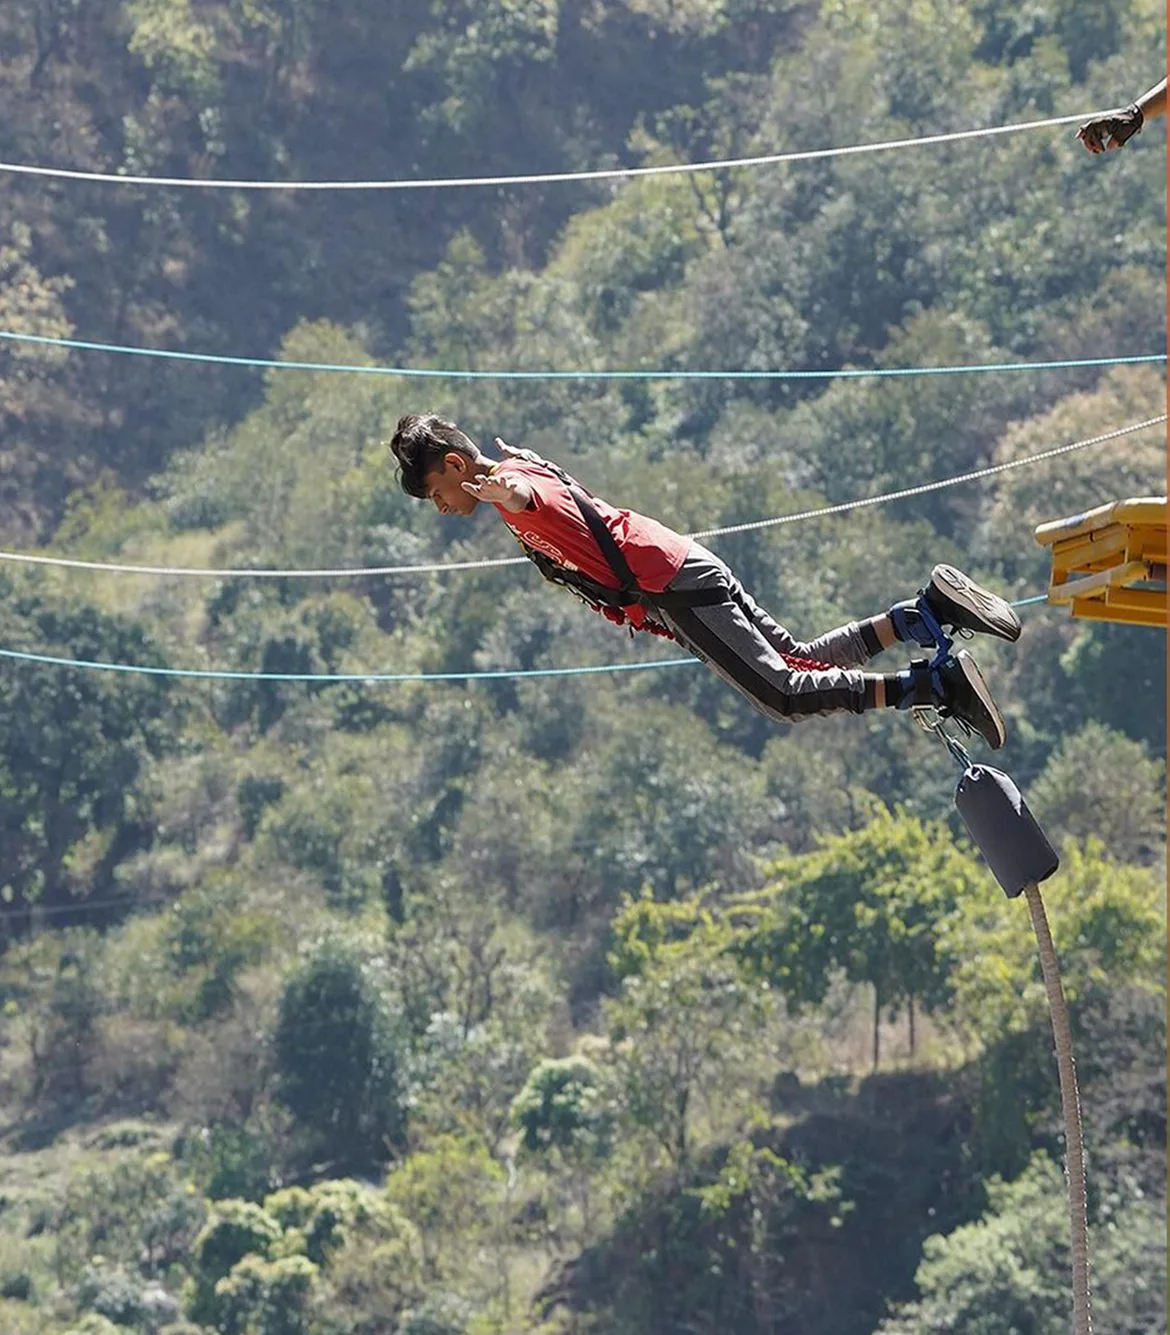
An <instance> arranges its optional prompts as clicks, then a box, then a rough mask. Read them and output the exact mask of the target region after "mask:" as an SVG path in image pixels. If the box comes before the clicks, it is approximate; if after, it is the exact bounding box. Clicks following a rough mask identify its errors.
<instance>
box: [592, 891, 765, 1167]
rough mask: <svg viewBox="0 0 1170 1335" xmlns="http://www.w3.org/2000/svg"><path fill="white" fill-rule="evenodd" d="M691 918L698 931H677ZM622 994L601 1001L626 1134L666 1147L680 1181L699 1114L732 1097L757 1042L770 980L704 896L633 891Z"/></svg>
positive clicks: (657, 1152)
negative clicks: (759, 973) (750, 967)
mask: <svg viewBox="0 0 1170 1335" xmlns="http://www.w3.org/2000/svg"><path fill="white" fill-rule="evenodd" d="M684 918H689V919H690V922H691V924H692V925H693V926H694V927H695V929H696V930H694V931H686V930H685V929H684V931H683V934H682V936H681V939H678V937H677V935H676V931H675V927H676V925H677V924H678V923H679V922H680V920H682V919H684ZM612 934H613V939H614V943H615V945H614V950H613V952H612V954H611V966H612V967H613V968H614V970H615V972H617V973H618V975H619V977H620V980H621V991H620V994H619V995H617V996H615V997H612V998H607V999H606V1001H605V1002H604V1005H603V1017H604V1023H605V1029H606V1033H607V1036H608V1038H609V1042H610V1050H611V1059H610V1060H611V1064H612V1068H613V1073H614V1078H615V1087H616V1097H617V1102H618V1107H619V1110H620V1117H621V1121H622V1122H623V1123H624V1126H625V1129H626V1134H627V1135H630V1134H631V1133H632V1135H633V1136H634V1137H635V1138H636V1139H637V1140H638V1141H640V1142H641V1143H642V1144H644V1145H645V1146H646V1147H647V1163H646V1164H645V1165H644V1166H645V1167H652V1166H653V1160H654V1158H657V1157H659V1156H661V1157H662V1158H663V1159H664V1160H665V1163H666V1165H667V1167H668V1169H669V1171H670V1173H671V1175H672V1177H673V1179H674V1180H675V1181H676V1182H677V1181H679V1180H681V1179H682V1177H683V1176H684V1175H685V1174H686V1173H687V1172H688V1171H689V1170H690V1168H691V1166H692V1158H693V1154H694V1148H695V1147H694V1123H695V1119H696V1117H697V1116H698V1115H699V1114H700V1113H701V1112H707V1113H709V1114H710V1113H712V1112H717V1111H722V1110H723V1109H725V1107H726V1106H727V1105H728V1104H729V1102H730V1101H731V1100H732V1098H733V1097H734V1091H735V1089H736V1085H735V1081H734V1076H735V1074H736V1073H737V1072H743V1071H744V1068H745V1064H746V1063H747V1061H748V1059H749V1055H750V1054H751V1053H752V1052H753V1050H755V1048H756V1046H757V1045H758V1044H759V1042H760V1039H761V1036H762V1034H763V1032H764V1031H765V1022H766V1019H767V1017H768V1014H769V1010H770V1006H769V1000H770V999H769V994H768V991H767V987H766V985H765V986H763V987H761V985H760V984H759V982H757V981H755V980H754V979H752V978H750V977H744V975H743V973H742V972H741V969H740V966H739V963H738V961H737V960H736V958H735V957H734V955H733V953H732V944H733V935H732V930H731V928H730V927H728V926H727V925H726V924H724V923H721V922H719V921H717V920H716V919H714V918H713V917H712V916H711V915H710V914H709V913H706V912H704V911H703V910H702V909H701V908H700V907H699V906H698V904H697V903H695V902H694V901H691V902H689V903H687V904H684V905H665V906H663V905H656V904H654V903H653V902H652V901H650V900H649V898H648V897H646V896H643V897H642V898H641V899H639V900H627V902H626V904H625V905H624V907H623V908H622V909H621V911H620V912H619V913H618V914H617V916H616V917H615V919H614V922H613V925H612Z"/></svg>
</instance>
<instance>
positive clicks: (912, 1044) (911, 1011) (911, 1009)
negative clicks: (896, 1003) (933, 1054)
mask: <svg viewBox="0 0 1170 1335" xmlns="http://www.w3.org/2000/svg"><path fill="white" fill-rule="evenodd" d="M906 1009H907V1011H908V1012H909V1015H910V1055H911V1057H913V1056H914V1050H915V1047H916V1044H915V1041H914V993H913V992H911V993H910V1000H909V1002H908V1003H907V1006H906Z"/></svg>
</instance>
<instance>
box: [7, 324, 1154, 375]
mask: <svg viewBox="0 0 1170 1335" xmlns="http://www.w3.org/2000/svg"><path fill="white" fill-rule="evenodd" d="M0 339H7V340H8V341H10V342H14V343H37V344H40V345H42V346H45V347H54V348H74V349H77V350H79V351H82V352H116V353H124V354H126V355H128V356H132V357H161V358H165V359H167V360H170V361H183V362H205V363H209V364H211V365H213V366H245V367H253V368H260V369H264V370H270V371H324V372H344V373H347V374H350V375H396V376H413V377H414V378H416V379H420V378H422V379H430V380H857V379H873V378H878V377H890V376H913V375H965V374H971V373H977V372H997V371H1064V370H1071V369H1074V368H1077V367H1088V366H1136V365H1140V364H1143V363H1147V362H1164V361H1165V360H1166V354H1165V353H1162V352H1157V353H1149V354H1148V355H1145V356H1140V357H1083V358H1076V359H1070V360H1064V361H1053V362H979V363H975V364H973V365H969V366H887V367H875V368H873V369H864V368H856V367H853V368H848V369H843V370H836V371H467V370H454V369H446V370H441V369H435V368H432V367H422V366H361V365H358V364H357V363H353V362H298V361H275V360H271V359H268V358H264V357H228V356H221V355H219V354H217V353H211V352H179V351H176V350H175V349H173V348H140V347H135V346H132V345H129V344H122V343H94V342H90V341H88V340H85V339H79V338H53V337H50V336H49V335H48V334H21V333H17V332H15V331H13V330H11V329H0Z"/></svg>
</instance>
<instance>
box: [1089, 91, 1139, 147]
mask: <svg viewBox="0 0 1170 1335" xmlns="http://www.w3.org/2000/svg"><path fill="white" fill-rule="evenodd" d="M1144 122H1145V117H1144V116H1143V115H1142V110H1141V108H1140V107H1139V106H1138V105H1137V103H1136V102H1135V103H1134V104H1133V105H1132V106H1129V107H1126V108H1125V110H1124V111H1111V112H1110V113H1109V115H1108V116H1100V117H1098V118H1097V119H1096V120H1092V121H1086V122H1085V123H1084V125H1082V126H1081V128H1080V129H1079V130H1078V131H1077V138H1078V139H1079V140H1080V141H1081V143H1082V144H1084V146H1085V147H1086V148H1087V149H1088V150H1089V152H1090V153H1112V152H1113V151H1114V150H1115V149H1118V148H1120V147H1121V146H1122V144H1124V143H1126V142H1128V141H1129V140H1130V139H1132V138H1133V136H1134V135H1135V134H1137V132H1138V131H1139V130H1140V129H1141V128H1142V125H1143V123H1144Z"/></svg>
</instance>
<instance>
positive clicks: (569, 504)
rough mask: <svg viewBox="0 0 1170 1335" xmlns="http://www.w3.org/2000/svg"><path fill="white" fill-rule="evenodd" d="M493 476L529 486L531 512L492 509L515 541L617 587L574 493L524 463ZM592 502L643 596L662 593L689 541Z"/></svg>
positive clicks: (502, 467)
mask: <svg viewBox="0 0 1170 1335" xmlns="http://www.w3.org/2000/svg"><path fill="white" fill-rule="evenodd" d="M492 472H493V474H495V475H496V476H502V477H522V478H524V480H525V481H526V482H527V483H528V484H529V485H530V486H531V487H532V492H533V497H532V501H533V504H532V508H531V509H529V510H521V511H520V513H519V514H513V513H511V511H509V510H505V509H503V508H502V507H501V506H498V505H497V506H496V509H497V510H499V512H500V518H501V519H502V520H503V521H504V523H505V524H507V525H508V527H509V528H510V529H511V530H512V532H513V533H515V534H516V536H517V537H518V538H520V539H521V540H522V541H523V542H525V543H526V544H527V545H528V546H529V547H533V548H535V549H536V551H538V552H543V553H544V554H545V556H548V557H551V558H552V559H553V560H554V561H555V562H556V563H557V564H558V565H561V566H564V567H565V568H566V569H568V570H579V571H580V572H581V573H582V574H583V575H588V576H589V578H590V579H593V580H596V581H597V583H598V584H604V585H605V587H606V588H608V589H616V588H617V587H618V580H617V577H616V576H615V575H614V573H613V571H612V570H611V569H610V568H609V562H608V561H606V559H605V556H604V554H603V553H602V551H601V548H600V547H598V545H597V543H596V541H595V540H594V537H593V534H592V533H590V532H589V526H588V525H587V524H586V523H585V520H584V517H583V516H582V514H581V511H580V510H579V509H578V508H577V502H576V501H575V500H574V499H573V494H572V492H571V491H570V490H569V488H568V487H567V486H566V485H565V483H564V482H562V481H561V479H560V478H559V477H557V476H556V474H555V473H552V472H550V471H549V470H548V469H547V468H544V467H542V465H540V464H534V463H528V462H527V461H526V460H523V459H505V460H504V461H503V463H499V464H496V466H495V468H493V469H492ZM590 499H591V500H592V502H593V506H594V509H596V511H597V513H598V514H599V515H600V516H601V517H602V519H603V520H604V521H605V524H606V527H607V528H608V529H609V531H610V532H611V533H612V534H613V536H614V541H615V542H616V543H617V545H618V546H619V547H620V548H621V550H622V555H623V556H624V557H625V558H626V561H627V562H628V564H629V567H630V570H631V572H632V573H633V576H634V578H635V579H636V580H637V581H638V587H639V588H641V589H645V590H646V592H647V593H661V592H662V591H663V590H664V589H665V588H666V586H667V585H668V584H669V583H670V581H671V580H672V579H674V577H675V575H677V574H678V572H679V570H680V568H681V567H682V563H683V562H684V561H685V560H686V556H687V551H688V550H689V549H690V545H691V541H690V539H689V538H684V537H683V536H682V534H681V533H676V532H675V531H674V530H673V529H670V528H667V527H666V525H665V524H660V523H659V522H658V520H657V519H650V518H649V517H648V516H646V515H640V514H637V513H635V512H634V511H633V510H618V509H616V508H615V507H614V506H612V505H609V504H608V503H607V502H605V501H603V500H601V499H600V497H597V496H592V497H590Z"/></svg>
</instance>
